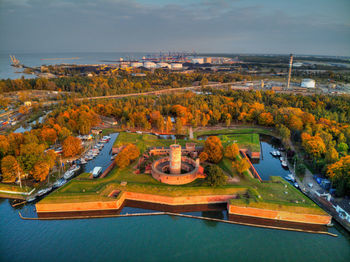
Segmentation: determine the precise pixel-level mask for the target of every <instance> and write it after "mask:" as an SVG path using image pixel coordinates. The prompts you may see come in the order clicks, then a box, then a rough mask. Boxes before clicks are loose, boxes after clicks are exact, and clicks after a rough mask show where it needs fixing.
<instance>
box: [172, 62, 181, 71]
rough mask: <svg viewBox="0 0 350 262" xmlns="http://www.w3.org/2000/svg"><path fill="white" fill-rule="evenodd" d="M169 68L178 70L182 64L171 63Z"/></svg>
mask: <svg viewBox="0 0 350 262" xmlns="http://www.w3.org/2000/svg"><path fill="white" fill-rule="evenodd" d="M171 69H172V70H180V69H182V64H180V63H171Z"/></svg>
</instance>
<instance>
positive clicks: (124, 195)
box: [35, 192, 235, 213]
mask: <svg viewBox="0 0 350 262" xmlns="http://www.w3.org/2000/svg"><path fill="white" fill-rule="evenodd" d="M119 194H120V195H119V196H118V199H115V200H113V199H111V200H101V201H88V202H72V203H40V202H39V203H37V204H36V205H35V207H36V211H37V212H38V213H44V212H74V211H98V210H116V209H119V208H120V207H121V206H122V205H123V203H124V201H125V200H133V201H139V202H146V203H155V204H162V205H169V206H182V205H202V204H217V203H226V202H227V201H228V200H229V199H231V198H234V197H235V195H209V196H188V197H170V196H161V195H153V194H143V193H135V192H121V193H119Z"/></svg>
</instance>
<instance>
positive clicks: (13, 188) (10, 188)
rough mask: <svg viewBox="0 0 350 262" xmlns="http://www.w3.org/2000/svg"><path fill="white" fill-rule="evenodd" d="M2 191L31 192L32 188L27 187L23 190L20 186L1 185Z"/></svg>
mask: <svg viewBox="0 0 350 262" xmlns="http://www.w3.org/2000/svg"><path fill="white" fill-rule="evenodd" d="M0 190H3V191H13V192H29V191H30V190H31V188H30V187H26V186H23V187H22V188H21V187H20V186H19V185H13V184H5V183H0Z"/></svg>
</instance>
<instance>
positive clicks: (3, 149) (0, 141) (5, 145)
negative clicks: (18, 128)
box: [0, 135, 10, 158]
mask: <svg viewBox="0 0 350 262" xmlns="http://www.w3.org/2000/svg"><path fill="white" fill-rule="evenodd" d="M9 148H10V144H9V141H8V140H7V138H6V136H4V135H0V158H1V157H3V156H5V155H6V153H7V152H8V150H9Z"/></svg>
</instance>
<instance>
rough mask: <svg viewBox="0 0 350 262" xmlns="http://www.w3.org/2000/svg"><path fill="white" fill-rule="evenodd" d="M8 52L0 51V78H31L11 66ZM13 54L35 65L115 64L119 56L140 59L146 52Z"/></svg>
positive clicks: (24, 61) (27, 64)
mask: <svg viewBox="0 0 350 262" xmlns="http://www.w3.org/2000/svg"><path fill="white" fill-rule="evenodd" d="M9 55H10V54H9V53H6V52H0V79H7V78H10V79H16V78H21V77H22V76H23V77H25V78H33V77H36V76H35V75H28V74H23V73H16V72H22V69H21V68H14V67H12V66H11V61H10V57H9ZM11 55H15V56H16V58H17V59H19V61H20V62H21V64H24V65H26V66H30V67H36V66H41V65H44V64H45V65H53V64H62V63H66V64H79V65H81V64H113V63H114V64H115V61H117V60H119V58H120V57H124V58H129V57H130V58H132V59H141V58H142V57H143V56H144V55H146V53H137V52H133V53H124V52H123V53H121V52H91V53H90V52H65V53H21V52H15V53H11ZM73 57H79V59H66V60H64V59H58V60H42V59H46V58H49V59H50V58H73Z"/></svg>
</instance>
